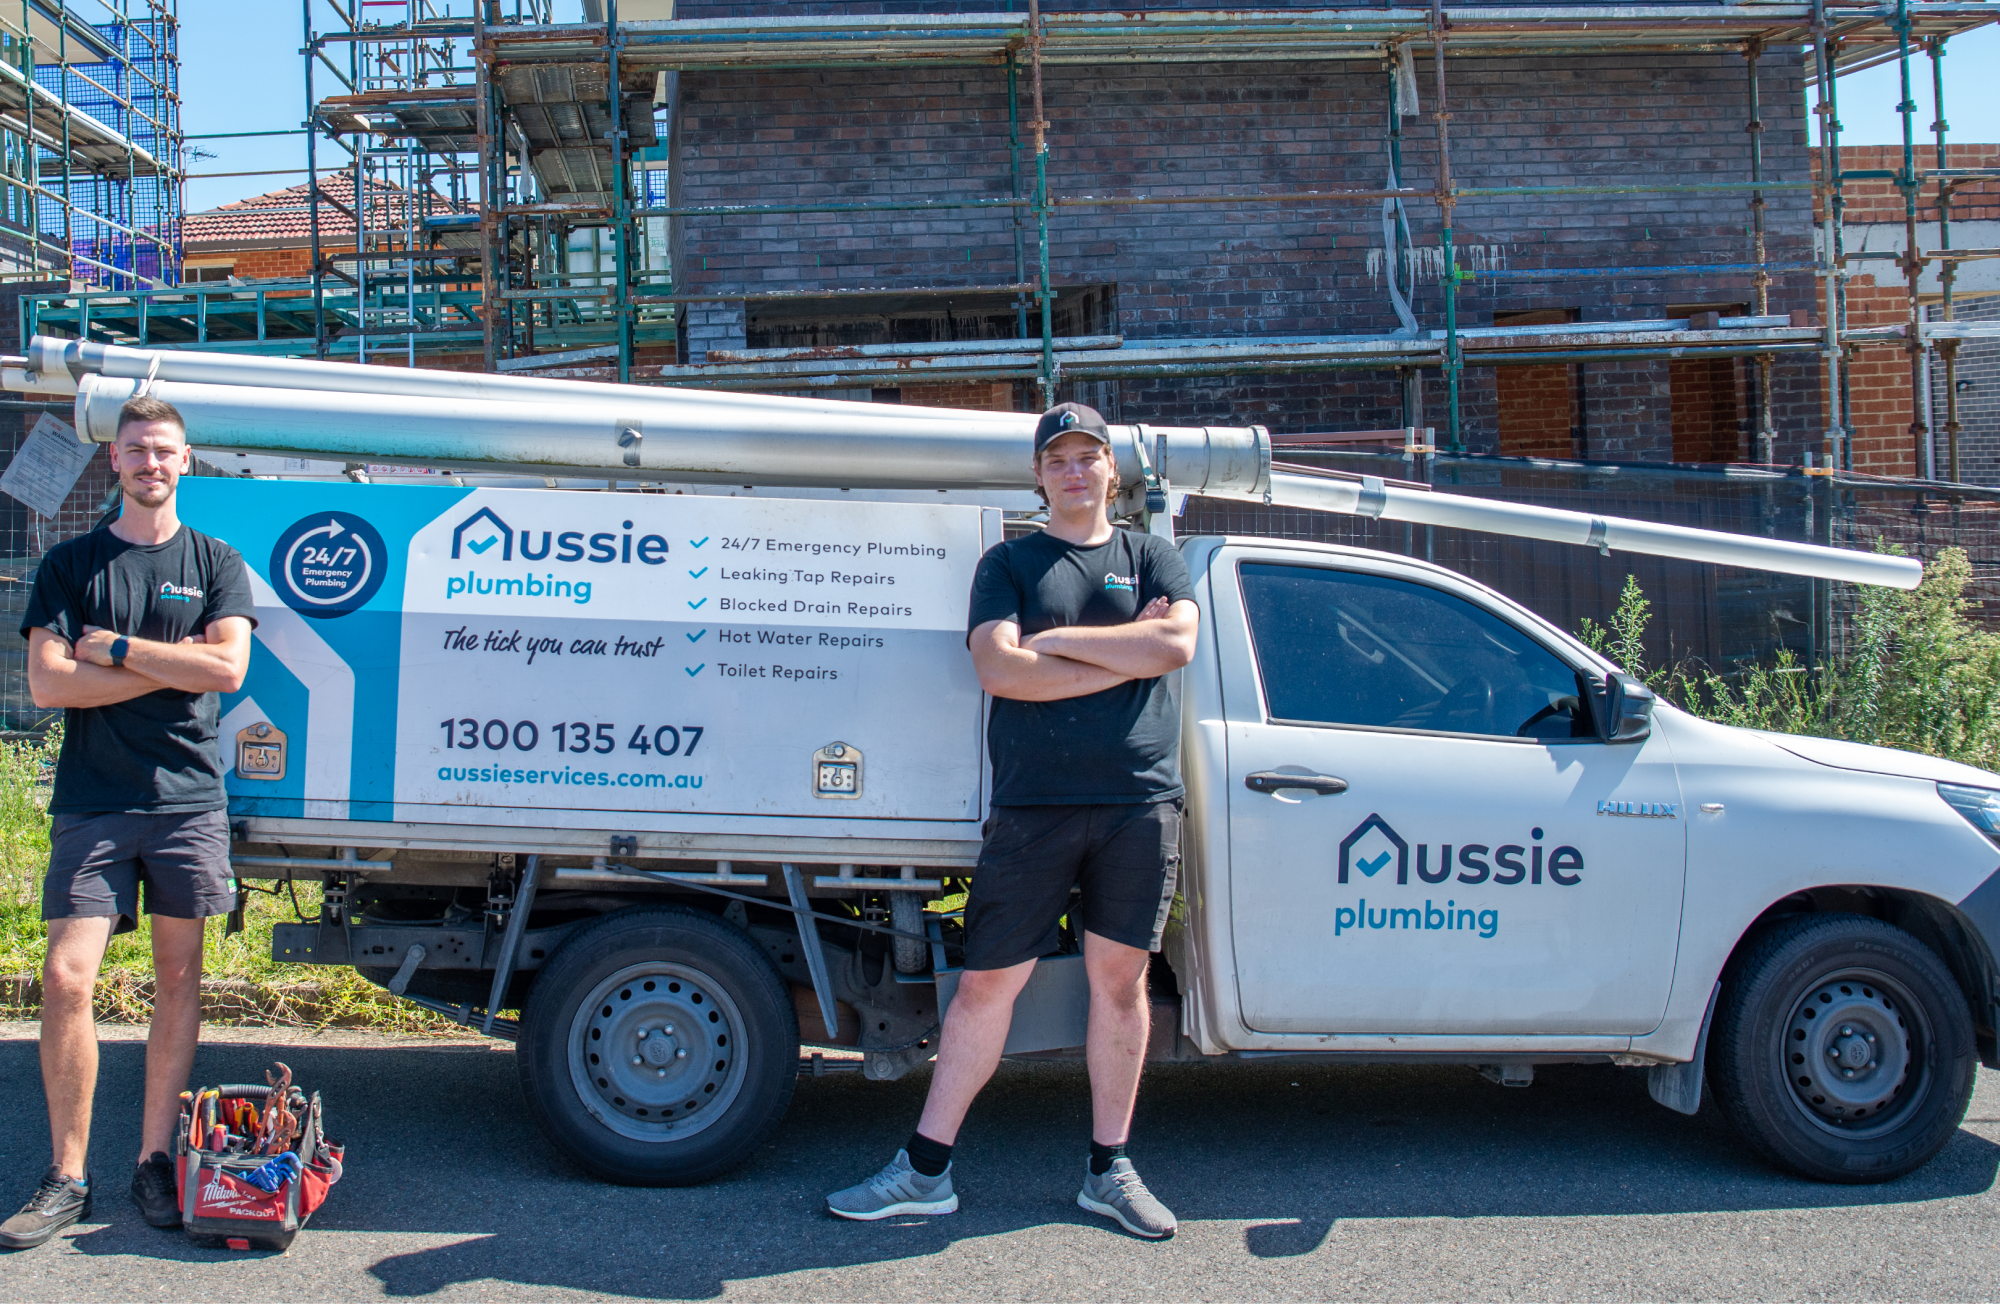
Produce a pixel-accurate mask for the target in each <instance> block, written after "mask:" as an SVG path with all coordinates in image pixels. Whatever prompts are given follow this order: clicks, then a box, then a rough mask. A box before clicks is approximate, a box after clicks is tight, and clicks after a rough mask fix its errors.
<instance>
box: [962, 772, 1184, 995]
mask: <svg viewBox="0 0 2000 1304" xmlns="http://www.w3.org/2000/svg"><path fill="white" fill-rule="evenodd" d="M984 833H985V837H986V841H985V842H984V844H983V845H981V847H980V848H979V866H978V868H977V869H975V870H974V871H973V875H972V890H971V892H970V894H969V896H968V898H967V900H966V903H965V967H966V968H968V969H1006V968H1010V967H1012V966H1014V965H1017V964H1020V963H1021V962H1022V961H1024V960H1034V959H1038V958H1039V957H1041V956H1044V955H1047V954H1049V953H1050V952H1052V951H1054V950H1055V949H1056V942H1057V938H1058V933H1059V929H1058V926H1059V924H1060V923H1061V921H1062V917H1063V916H1064V915H1065V914H1068V913H1069V911H1070V889H1071V888H1072V887H1081V888H1082V889H1083V901H1082V904H1081V906H1080V908H1079V909H1078V911H1077V913H1078V914H1079V915H1080V916H1081V918H1082V923H1083V928H1084V931H1086V932H1092V933H1096V934H1097V935H1098V936H1099V937H1102V938H1105V939H1107V940H1109V941H1113V942H1122V943H1124V944H1125V945H1126V946H1136V947H1138V948H1139V949H1140V950H1142V951H1157V950H1159V949H1160V934H1161V932H1162V931H1163V930H1164V929H1165V928H1166V926H1167V912H1168V911H1169V910H1171V909H1172V908H1173V904H1174V886H1175V883H1176V881H1177V880H1178V878H1179V877H1180V867H1181V799H1180V798H1178V797H1176V798H1174V799H1173V800H1171V801H1157V802H1151V803H1147V804H1143V805H1094V806H995V807H994V808H993V810H992V813H991V814H990V815H989V816H988V817H987V820H986V826H985V829H984Z"/></svg>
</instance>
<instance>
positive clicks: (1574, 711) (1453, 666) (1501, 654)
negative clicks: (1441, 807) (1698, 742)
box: [1240, 563, 1596, 741]
mask: <svg viewBox="0 0 2000 1304" xmlns="http://www.w3.org/2000/svg"><path fill="white" fill-rule="evenodd" d="M1240 577H1241V582H1242V587H1243V605H1244V609H1245V610H1246V611H1247V612H1248V613H1249V617H1250V636H1251V641H1252V643H1253V644H1254V646H1255V648H1256V656H1257V669H1258V673H1259V675H1260V677H1261V678H1262V679H1263V682H1264V709H1265V710H1266V712H1267V713H1268V714H1269V715H1270V716H1271V718H1272V719H1273V720H1279V721H1288V722H1298V723H1302V724H1325V725H1348V726H1353V727H1358V728H1372V729H1415V730H1424V731H1431V732H1438V733H1454V734H1484V735H1498V736H1501V737H1508V738H1538V739H1543V740H1546V741H1554V740H1562V739H1569V738H1594V737H1595V736H1596V732H1595V729H1594V727H1593V725H1592V722H1591V720H1590V715H1589V711H1588V709H1587V708H1585V707H1583V706H1581V705H1579V703H1580V700H1581V699H1580V698H1579V695H1578V687H1579V685H1578V679H1577V674H1576V672H1575V671H1574V670H1572V669H1571V668H1570V667H1569V666H1568V665H1566V664H1564V663H1563V662H1562V661H1561V660H1559V659H1558V658H1557V657H1556V656H1555V655H1554V654H1553V653H1551V652H1550V651H1549V650H1548V649H1547V648H1544V647H1543V646H1542V645H1541V644H1539V643H1537V642H1535V641H1534V640H1533V639H1531V638H1529V637H1528V636H1527V635H1526V634H1524V633H1522V632H1521V631H1520V630H1518V629H1516V628H1514V627H1513V626H1512V625H1510V624H1508V623H1507V622H1506V621H1504V620H1501V619H1500V618H1499V617H1497V616H1495V615H1493V614H1492V613H1490V612H1488V611H1485V610H1483V609H1482V608H1480V607H1477V606H1474V605H1473V604H1472V603H1470V602H1467V601H1465V600H1464V599H1463V598H1458V597H1455V596H1453V595H1452V594H1449V593H1446V592H1444V591H1442V590H1440V589H1434V588H1431V587H1429V586H1427V585H1423V584H1414V583H1411V582H1409V581H1407V580H1398V579H1389V578H1386V577H1383V576H1379V575H1364V574H1355V573H1352V572H1347V571H1338V570H1330V569H1327V568H1325V567H1319V566H1285V565H1273V564H1265V563H1245V564H1244V565H1243V566H1242V568H1241V570H1240Z"/></svg>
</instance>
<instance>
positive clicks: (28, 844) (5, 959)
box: [0, 727, 457, 1033]
mask: <svg viewBox="0 0 2000 1304" xmlns="http://www.w3.org/2000/svg"><path fill="white" fill-rule="evenodd" d="M61 746H62V731H61V728H60V727H58V728H56V729H52V730H50V731H49V734H48V736H47V737H46V738H44V739H43V740H42V741H40V742H18V743H0V1018H34V1017H35V1016H36V1015H38V1014H39V1013H40V1010H41V972H42V961H43V959H44V957H45V956H46V955H47V954H48V929H47V927H46V926H45V925H44V924H43V923H42V875H43V874H44V872H45V871H46V870H47V868H48V860H49V817H48V815H47V813H46V811H45V807H46V806H47V804H48V797H49V784H50V781H51V779H52V777H53V775H54V773H55V761H56V754H57V752H58V751H59V750H60V749H61ZM254 882H255V881H254V880H253V883H254ZM256 885H257V886H268V884H256ZM319 897H320V889H319V884H318V883H317V882H313V883H300V884H298V885H297V899H298V909H299V910H300V911H301V912H302V913H303V915H304V917H305V918H307V919H313V918H316V917H317V916H318V914H319ZM298 917H299V916H298V915H296V914H294V913H293V904H292V896H291V894H290V893H289V892H287V891H286V890H285V887H284V885H282V884H280V885H278V892H277V894H276V895H275V896H274V895H272V894H270V893H268V892H263V891H252V892H250V893H249V904H248V906H247V907H246V908H245V910H244V914H243V931H242V932H240V933H237V934H235V935H234V936H224V934H223V924H222V921H221V920H219V919H217V920H211V921H210V922H209V926H208V928H207V930H206V933H205V936H204V939H203V943H202V951H203V955H202V975H203V976H202V1014H203V1017H204V1018H206V1019H208V1020H209V1021H211V1022H218V1023H238V1024H254V1025H263V1026H277V1027H295V1028H327V1027H338V1028H374V1029H379V1030H381V1031H385V1032H410V1033H424V1032H441V1031H446V1030H449V1029H453V1028H456V1027H457V1025H456V1024H453V1023H451V1022H449V1021H447V1020H445V1019H443V1018H441V1017H439V1016H437V1015H434V1014H432V1013H430V1012H429V1011H428V1010H424V1009H420V1008H419V1007H417V1006H415V1005H411V1004H410V1003H409V1002H407V1001H401V1000H398V999H396V998H395V997H393V996H391V995H389V994H388V993H387V992H385V991H383V990H382V989H381V988H379V987H377V986H375V985H374V984H373V983H371V982H368V981H367V980H366V979H364V978H362V976H361V975H360V974H358V973H355V972H354V971H353V970H352V969H347V968H340V967H335V966H331V965H326V966H322V965H305V964H277V963H274V962H273V961H272V959H271V926H272V925H273V924H279V923H290V922H292V921H293V920H295V919H297V918H298ZM96 1007H97V1017H98V1018H100V1019H105V1020H109V1021H112V1022H129V1023H144V1022H146V1021H148V1020H150V1019H151V1018H152V1015H153V955H152V934H151V932H150V930H149V926H148V920H147V918H146V916H145V915H143V914H142V915H141V916H140V917H139V927H138V928H137V929H136V930H134V931H133V932H130V933H123V934H120V935H119V936H117V937H114V938H112V939H111V945H110V947H109V949H108V950H107V951H106V952H105V956H104V967H103V969H102V970H101V971H100V973H99V975H98V982H97V998H96Z"/></svg>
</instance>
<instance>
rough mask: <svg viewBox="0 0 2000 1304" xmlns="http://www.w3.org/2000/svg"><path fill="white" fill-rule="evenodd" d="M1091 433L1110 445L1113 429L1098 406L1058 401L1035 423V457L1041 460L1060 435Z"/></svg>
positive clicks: (1101, 442) (1097, 439)
mask: <svg viewBox="0 0 2000 1304" xmlns="http://www.w3.org/2000/svg"><path fill="white" fill-rule="evenodd" d="M1068 434H1080V435H1089V436H1090V437H1091V438H1092V439H1095V440H1096V441H1097V442H1098V443H1100V444H1103V445H1105V446H1106V447H1109V446H1110V444H1111V431H1110V430H1109V429H1107V428H1106V427H1105V424H1104V418H1103V416H1102V415H1100V414H1099V413H1098V411H1097V409H1096V408H1092V407H1085V406H1084V405H1083V404H1081V403H1058V404H1056V405H1055V406H1054V407H1052V408H1050V409H1049V410H1048V411H1046V412H1044V413H1042V419H1041V420H1040V421H1039V422H1037V423H1036V424H1035V457H1036V459H1037V460H1039V459H1040V458H1041V456H1042V450H1043V449H1044V448H1047V447H1048V446H1049V442H1050V441H1051V440H1053V439H1055V438H1056V437H1057V436H1058V435H1068Z"/></svg>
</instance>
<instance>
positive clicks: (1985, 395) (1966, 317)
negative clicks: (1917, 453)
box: [1931, 294, 2000, 485]
mask: <svg viewBox="0 0 2000 1304" xmlns="http://www.w3.org/2000/svg"><path fill="white" fill-rule="evenodd" d="M1931 315H1932V317H1933V318H1934V319H1935V318H1937V317H1940V316H1942V314H1941V313H1939V312H1938V311H1937V310H1936V309H1935V308H1933V309H1932V310H1931ZM1952 316H1953V317H1954V318H1955V319H1957V320H1959V321H1987V322H2000V294H1987V295H1981V296H1980V297H1978V298H1976V299H1961V300H1959V301H1958V302H1956V303H1954V304H1953V305H1952ZM1953 376H1954V379H1955V381H1956V382H1957V388H1958V424H1959V432H1958V458H1959V471H1960V475H1961V478H1962V479H1963V480H1964V481H1965V482H1966V483H1967V484H1987V485H2000V339H1972V340H1962V341H1960V343H1959V346H1958V363H1957V365H1956V366H1955V367H1954V368H1953ZM1931 407H1932V409H1933V416H1932V418H1931V424H1932V429H1933V430H1934V431H1936V432H1937V433H1936V434H1935V435H1934V436H1933V438H1934V439H1935V440H1936V441H1937V449H1938V454H1937V459H1938V473H1939V474H1940V475H1942V474H1943V473H1944V466H1945V439H1944V433H1943V431H1944V363H1943V361H1941V360H1939V359H1936V358H1933V359H1932V361H1931Z"/></svg>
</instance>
